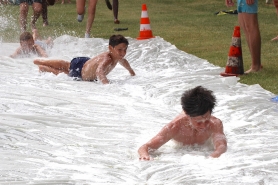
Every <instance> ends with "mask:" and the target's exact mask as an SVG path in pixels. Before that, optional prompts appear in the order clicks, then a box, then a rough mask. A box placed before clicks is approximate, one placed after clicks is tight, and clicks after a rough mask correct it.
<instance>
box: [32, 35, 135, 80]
mask: <svg viewBox="0 0 278 185" xmlns="http://www.w3.org/2000/svg"><path fill="white" fill-rule="evenodd" d="M127 47H128V40H127V39H126V38H125V37H123V36H122V35H112V36H111V37H110V39H109V48H108V49H109V51H108V52H104V53H102V54H100V55H98V56H96V57H94V58H91V59H90V58H88V57H77V58H74V59H72V61H71V62H67V61H64V60H42V59H36V60H34V64H36V65H38V66H39V70H40V71H42V72H52V73H54V74H56V75H57V74H59V73H66V74H68V75H69V76H71V77H76V78H81V79H82V80H84V81H95V80H100V81H101V82H102V83H103V84H108V83H109V81H108V79H107V77H106V75H108V74H109V73H110V72H111V71H112V70H113V69H114V67H115V66H116V65H117V63H118V62H119V63H120V64H121V65H122V66H123V67H124V68H126V69H127V70H128V71H129V73H130V75H131V76H135V73H134V71H133V69H132V68H131V67H130V65H129V63H128V61H127V60H126V59H124V56H125V55H126V50H127Z"/></svg>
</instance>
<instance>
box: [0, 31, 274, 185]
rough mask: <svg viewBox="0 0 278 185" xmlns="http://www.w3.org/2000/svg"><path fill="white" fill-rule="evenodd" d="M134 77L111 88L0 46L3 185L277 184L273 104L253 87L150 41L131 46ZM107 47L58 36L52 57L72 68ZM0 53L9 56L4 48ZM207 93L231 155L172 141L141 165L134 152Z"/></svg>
mask: <svg viewBox="0 0 278 185" xmlns="http://www.w3.org/2000/svg"><path fill="white" fill-rule="evenodd" d="M128 40H129V43H130V46H129V47H128V50H127V55H126V58H127V60H128V61H129V62H130V64H131V66H132V67H133V68H134V70H135V73H136V76H134V77H131V76H129V73H128V72H127V71H126V70H125V69H124V68H123V67H122V66H120V65H118V66H116V68H115V69H114V70H113V71H112V72H111V73H110V74H109V75H108V78H109V79H110V80H111V81H112V84H109V85H101V84H99V83H92V82H82V81H78V82H77V81H73V80H72V79H71V78H70V77H68V76H67V75H65V74H59V75H58V76H55V75H53V74H51V73H39V72H38V68H37V66H35V65H34V64H33V59H34V58H35V57H36V56H32V57H31V58H21V59H11V58H9V57H7V56H8V55H9V54H11V53H12V52H13V51H14V50H15V48H16V47H18V45H19V44H18V43H10V44H8V43H3V44H2V45H0V47H1V48H0V80H1V88H0V102H1V103H0V120H1V125H0V142H1V145H0V155H1V159H0V163H1V165H0V176H1V180H0V184H9V183H10V184H12V183H13V184H16V183H17V184H28V183H29V184H30V183H31V184H32V183H33V184H43V183H44V184H92V183H113V184H122V183H126V184H138V183H139V184H141V183H142V184H144V183H147V184H275V183H276V182H277V181H278V178H277V170H278V169H277V165H276V164H277V162H278V159H277V151H276V149H277V148H278V144H277V143H278V142H277V141H278V139H277V137H276V136H277V134H278V133H277V132H278V131H277V130H278V129H277V122H278V118H277V111H276V110H277V104H276V103H273V102H271V101H269V99H270V98H271V97H273V96H274V95H273V94H272V93H270V92H268V91H266V90H264V89H263V88H261V87H260V86H259V85H252V86H248V85H245V84H241V83H238V79H239V78H237V77H227V78H224V77H221V76H220V75H219V74H220V73H221V72H222V71H223V69H222V68H220V67H218V66H214V65H212V64H210V63H209V62H208V61H206V60H203V59H200V58H198V57H196V56H193V55H190V54H188V53H185V52H183V51H180V50H178V49H177V48H176V47H175V46H174V45H172V44H170V43H169V42H167V41H165V40H163V39H162V38H160V37H156V38H155V39H151V40H142V41H137V40H136V39H132V38H128ZM107 43H108V40H106V39H100V38H91V39H84V38H76V37H73V36H69V35H63V36H61V37H58V38H57V39H55V40H54V47H53V48H52V49H51V50H49V51H48V52H49V56H50V58H59V59H65V60H71V58H73V57H76V56H89V57H93V56H96V55H97V54H99V53H101V52H104V51H107V47H108V44H107ZM3 48H5V50H3ZM198 85H202V86H205V87H206V88H208V89H210V90H213V91H214V93H215V95H216V97H217V100H218V104H217V107H216V109H215V110H214V115H215V116H217V117H219V118H220V119H221V120H222V121H223V124H224V131H225V134H226V136H227V140H228V151H227V152H226V153H225V154H223V155H222V156H221V157H220V158H218V159H212V158H208V157H207V156H208V155H209V154H210V153H211V151H212V150H213V148H212V146H211V144H210V143H206V144H205V145H204V146H189V147H184V146H180V145H177V144H176V143H174V142H172V141H170V142H168V143H167V144H165V145H164V146H162V147H161V148H160V149H159V150H157V151H154V152H153V153H152V157H153V158H154V160H153V161H149V162H142V161H139V160H138V154H137V149H138V148H139V146H141V145H142V144H143V143H145V142H147V141H148V140H149V139H150V138H151V137H153V136H154V135H155V134H156V133H157V132H158V131H159V130H160V129H161V128H162V127H163V126H164V125H165V124H167V123H168V122H170V121H171V120H172V119H173V118H174V117H175V116H176V115H177V114H178V113H180V111H181V106H180V102H179V101H180V96H181V94H182V93H183V92H184V90H187V89H189V88H192V87H195V86H198Z"/></svg>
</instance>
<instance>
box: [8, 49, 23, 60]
mask: <svg viewBox="0 0 278 185" xmlns="http://www.w3.org/2000/svg"><path fill="white" fill-rule="evenodd" d="M21 52H22V51H21V47H19V48H17V49H16V50H15V52H14V53H13V54H11V55H10V57H12V58H16V57H17V56H18V55H20V54H21Z"/></svg>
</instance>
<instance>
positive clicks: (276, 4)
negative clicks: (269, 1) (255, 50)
mask: <svg viewBox="0 0 278 185" xmlns="http://www.w3.org/2000/svg"><path fill="white" fill-rule="evenodd" d="M273 4H274V6H275V9H276V14H277V15H278V0H273ZM271 40H272V41H276V40H278V36H276V37H274V38H273V39H271Z"/></svg>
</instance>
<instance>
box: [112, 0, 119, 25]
mask: <svg viewBox="0 0 278 185" xmlns="http://www.w3.org/2000/svg"><path fill="white" fill-rule="evenodd" d="M118 10H119V1H118V0H113V15H114V23H115V24H120V21H119V20H118Z"/></svg>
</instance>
